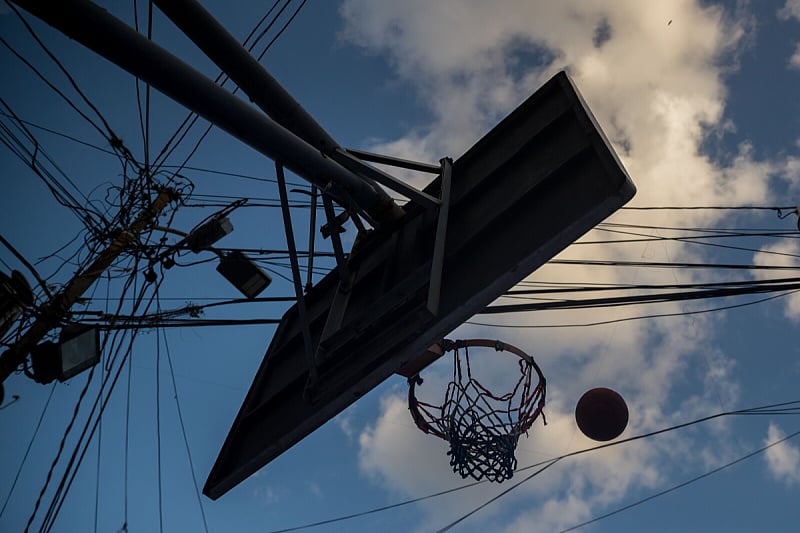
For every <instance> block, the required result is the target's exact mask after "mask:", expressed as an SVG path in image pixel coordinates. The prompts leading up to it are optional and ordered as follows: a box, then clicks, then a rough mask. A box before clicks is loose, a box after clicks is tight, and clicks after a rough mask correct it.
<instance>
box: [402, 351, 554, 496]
mask: <svg viewBox="0 0 800 533" xmlns="http://www.w3.org/2000/svg"><path fill="white" fill-rule="evenodd" d="M471 347H485V348H494V349H495V350H497V351H506V352H510V353H512V354H514V355H516V356H518V357H519V372H520V376H519V379H518V380H517V382H516V385H515V386H514V388H513V390H512V391H511V392H508V393H505V394H502V395H496V394H494V393H493V392H491V391H490V390H489V389H487V388H486V387H484V386H483V385H481V383H480V382H479V381H478V380H477V379H475V378H474V377H473V376H472V369H471V367H470V360H469V348H471ZM451 350H452V351H453V379H452V381H451V382H450V384H449V385H448V386H447V391H446V392H445V398H444V402H443V403H442V404H441V405H434V404H429V403H425V402H422V401H420V400H418V399H417V397H416V387H417V386H419V385H421V384H422V378H421V377H420V376H419V373H416V374H414V375H413V376H411V377H409V379H408V384H409V389H408V408H409V410H410V411H411V417H412V418H413V419H414V423H416V425H417V427H419V428H420V429H421V430H422V431H424V432H425V433H429V434H432V435H435V436H437V437H439V438H441V439H444V440H446V441H447V442H449V443H450V451H449V452H447V454H448V455H449V456H450V466H452V467H453V471H454V472H456V473H458V474H459V475H460V476H461V477H462V478H466V477H467V476H470V477H472V478H474V479H476V480H478V481H480V480H482V479H484V478H485V479H488V480H489V481H494V482H498V483H499V482H502V481H505V480H506V479H510V478H511V477H512V476H513V475H514V470H515V469H516V467H517V459H516V457H515V456H514V451H515V450H516V448H517V442H518V441H519V437H520V435H522V434H523V433H526V434H527V432H528V430H529V429H530V428H531V426H532V425H533V422H534V421H535V420H536V418H537V417H538V416H539V415H540V414H541V415H542V421H543V422H545V424H546V423H547V422H546V421H545V419H544V413H543V412H542V409H543V408H544V403H545V378H544V375H543V374H542V371H541V369H540V368H539V366H538V365H537V364H536V362H535V361H534V360H533V358H532V357H531V356H529V355H528V354H526V353H525V352H523V351H522V350H520V349H519V348H517V347H515V346H512V345H510V344H506V343H503V342H500V341H494V340H488V339H473V340H459V341H451V340H447V339H445V340H443V341H441V342H440V343H439V344H438V345H435V346H432V347H431V348H429V349H428V352H438V353H444V352H448V351H451ZM465 368H466V372H465V371H464V369H465ZM534 375H535V376H536V379H537V380H538V382H537V383H534Z"/></svg>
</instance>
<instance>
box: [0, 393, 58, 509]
mask: <svg viewBox="0 0 800 533" xmlns="http://www.w3.org/2000/svg"><path fill="white" fill-rule="evenodd" d="M55 390H56V383H53V385H52V386H51V387H50V394H48V395H47V401H46V402H45V403H44V407H43V408H42V414H40V415H39V420H38V421H37V422H36V428H35V429H34V430H33V435H31V440H29V441H28V447H27V448H25V454H24V455H23V456H22V462H21V463H20V464H19V468H17V473H16V474H15V475H14V481H12V482H11V488H10V489H8V495H7V496H6V501H4V502H3V508H2V509H0V518H2V517H3V513H5V512H6V507H8V502H9V501H11V496H12V495H13V494H14V489H15V488H16V487H17V481H19V476H20V474H22V469H23V468H24V467H25V463H26V462H27V460H28V455H29V454H30V453H31V448H32V447H33V443H34V441H35V440H36V436H37V435H38V434H39V428H41V427H42V420H44V415H45V414H46V413H47V408H48V407H49V406H50V400H52V399H53V393H54V392H55Z"/></svg>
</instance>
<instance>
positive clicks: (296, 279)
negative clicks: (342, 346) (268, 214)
mask: <svg viewBox="0 0 800 533" xmlns="http://www.w3.org/2000/svg"><path fill="white" fill-rule="evenodd" d="M275 172H276V174H277V175H278V192H279V193H280V196H281V213H282V214H283V227H284V230H285V231H286V244H287V245H288V246H289V262H290V263H291V265H292V282H293V285H294V294H295V297H296V298H297V303H296V304H295V305H297V316H298V317H299V318H300V328H301V329H302V330H303V344H304V345H305V351H306V361H307V362H308V382H309V383H311V384H313V383H316V381H317V364H316V363H315V361H314V347H313V346H312V345H311V329H310V326H309V324H308V314H307V313H306V299H305V295H303V282H302V281H301V279H300V265H299V264H298V262H297V247H296V246H295V243H294V231H293V230H292V214H291V213H290V212H289V195H288V194H287V193H286V177H285V176H284V175H283V165H281V164H280V162H278V161H276V162H275Z"/></svg>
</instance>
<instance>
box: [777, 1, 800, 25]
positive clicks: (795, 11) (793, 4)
mask: <svg viewBox="0 0 800 533" xmlns="http://www.w3.org/2000/svg"><path fill="white" fill-rule="evenodd" d="M778 17H779V18H781V19H783V20H788V19H790V18H795V19H797V20H800V0H786V5H784V6H783V7H782V8H781V9H780V10H779V11H778Z"/></svg>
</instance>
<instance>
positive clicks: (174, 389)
mask: <svg viewBox="0 0 800 533" xmlns="http://www.w3.org/2000/svg"><path fill="white" fill-rule="evenodd" d="M162 335H163V336H164V349H165V351H166V354H167V363H168V364H169V374H170V377H171V379H172V392H173V394H174V396H175V408H176V409H177V411H178V423H179V424H180V427H181V435H183V445H184V447H185V449H186V458H187V459H188V460H189V472H190V473H191V475H192V484H193V485H194V492H195V495H196V496H197V506H198V507H199V508H200V518H201V519H202V521H203V530H204V531H205V532H206V533H208V522H207V520H206V512H205V508H204V506H203V498H202V496H201V494H200V484H199V483H198V482H197V476H196V475H195V471H194V462H193V461H192V451H191V449H190V447H189V438H188V437H187V435H186V424H185V423H184V421H183V411H182V410H181V402H180V399H179V396H178V385H177V383H176V382H175V369H174V368H173V366H172V355H171V354H170V350H169V343H168V342H167V333H166V332H165V331H162Z"/></svg>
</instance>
